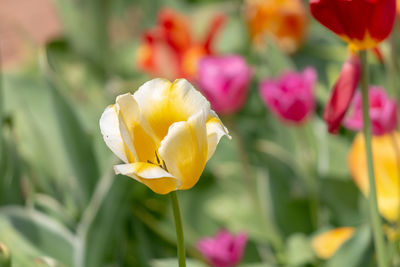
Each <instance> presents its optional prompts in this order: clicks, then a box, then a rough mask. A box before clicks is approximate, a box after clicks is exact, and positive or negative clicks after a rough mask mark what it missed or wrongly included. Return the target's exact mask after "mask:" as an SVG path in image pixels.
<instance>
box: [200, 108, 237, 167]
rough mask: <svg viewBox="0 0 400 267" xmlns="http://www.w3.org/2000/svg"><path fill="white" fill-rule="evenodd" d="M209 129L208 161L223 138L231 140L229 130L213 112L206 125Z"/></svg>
mask: <svg viewBox="0 0 400 267" xmlns="http://www.w3.org/2000/svg"><path fill="white" fill-rule="evenodd" d="M206 127H207V141H208V155H207V161H208V160H209V159H210V158H211V156H212V155H213V154H214V152H215V149H216V148H217V145H218V143H219V140H220V139H221V138H222V137H223V136H225V135H226V136H227V137H228V138H231V137H230V135H229V132H228V129H226V128H225V126H224V125H223V124H222V122H221V120H220V119H219V118H218V116H217V114H215V112H214V111H211V112H210V114H209V117H208V119H207V123H206Z"/></svg>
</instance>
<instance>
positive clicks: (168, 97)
mask: <svg viewBox="0 0 400 267" xmlns="http://www.w3.org/2000/svg"><path fill="white" fill-rule="evenodd" d="M134 97H135V99H136V101H137V103H138V104H139V106H140V109H141V110H142V112H143V114H144V116H145V117H146V118H147V121H148V122H149V125H150V127H151V128H152V129H153V132H154V133H155V136H156V137H157V138H158V139H159V141H161V140H163V138H164V137H165V136H166V135H167V133H168V130H169V127H170V126H171V125H172V124H173V123H175V122H180V121H187V120H188V119H189V118H190V117H191V116H192V115H194V114H196V113H197V112H198V111H199V110H205V112H206V113H208V112H209V110H210V103H209V102H208V101H207V100H206V98H205V97H204V96H203V95H202V94H201V93H200V92H199V91H197V90H196V89H195V88H194V87H193V86H192V85H191V84H190V83H189V82H188V81H186V80H185V79H179V80H176V81H175V82H174V83H170V82H169V81H168V80H165V79H154V80H151V81H149V82H146V83H145V84H144V85H143V86H141V87H140V88H139V90H138V91H136V93H135V94H134Z"/></svg>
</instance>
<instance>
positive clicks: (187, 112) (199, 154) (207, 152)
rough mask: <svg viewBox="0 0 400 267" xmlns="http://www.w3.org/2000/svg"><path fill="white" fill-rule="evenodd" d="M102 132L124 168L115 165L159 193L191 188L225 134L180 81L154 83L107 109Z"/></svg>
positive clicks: (207, 106) (198, 97) (204, 103)
mask: <svg viewBox="0 0 400 267" xmlns="http://www.w3.org/2000/svg"><path fill="white" fill-rule="evenodd" d="M100 128H101V132H102V134H103V138H104V141H105V142H106V144H107V146H108V147H109V148H110V149H111V150H112V151H113V152H114V154H115V155H117V156H118V157H119V158H120V159H121V160H122V161H123V162H124V164H121V165H116V166H114V169H115V172H116V173H117V174H123V175H127V176H129V177H131V178H133V179H135V180H137V181H139V182H141V183H143V184H145V185H146V186H148V187H149V188H150V189H151V190H153V191H154V192H156V193H158V194H167V193H169V192H171V191H175V190H178V189H179V190H184V189H189V188H191V187H193V186H194V185H195V184H196V183H197V181H198V179H199V178H200V175H201V173H202V172H203V169H204V166H205V164H206V162H207V161H208V160H209V159H210V157H211V156H212V155H213V153H214V151H215V149H216V146H217V144H218V142H219V140H220V138H221V137H222V136H224V135H228V131H227V129H226V128H225V127H224V125H223V124H222V123H221V121H220V119H219V118H218V116H217V115H216V113H215V112H214V111H212V110H211V109H210V103H209V102H208V101H207V100H206V99H205V98H204V97H203V96H202V94H201V93H200V92H198V91H197V90H196V89H195V88H194V87H193V86H192V85H191V84H190V83H188V82H187V81H186V80H184V79H180V80H176V81H175V82H174V83H170V82H169V81H168V80H165V79H154V80H151V81H149V82H146V83H145V84H144V85H142V86H141V87H140V88H139V89H138V90H137V91H136V92H135V93H134V94H133V95H132V94H130V93H127V94H124V95H120V96H118V97H117V99H116V104H115V105H111V106H109V107H107V108H106V110H105V111H104V113H103V115H102V116H101V119H100Z"/></svg>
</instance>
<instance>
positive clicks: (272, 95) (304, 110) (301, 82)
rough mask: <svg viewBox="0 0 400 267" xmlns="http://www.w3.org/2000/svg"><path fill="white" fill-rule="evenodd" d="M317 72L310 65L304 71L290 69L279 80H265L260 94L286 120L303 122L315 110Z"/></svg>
mask: <svg viewBox="0 0 400 267" xmlns="http://www.w3.org/2000/svg"><path fill="white" fill-rule="evenodd" d="M316 80H317V73H316V71H315V69H314V68H311V67H308V68H306V69H304V70H303V72H300V73H298V72H294V71H289V72H286V73H284V74H283V75H282V76H281V77H279V78H278V79H277V80H265V81H263V82H262V83H261V85H260V94H261V97H262V99H263V100H264V102H265V104H266V105H267V106H268V107H269V108H270V109H271V110H272V111H273V112H274V113H275V114H276V115H278V116H279V117H280V118H282V119H283V120H285V121H289V122H295V123H302V122H304V121H305V119H306V118H307V117H308V115H309V114H310V113H312V112H313V111H314V107H315V100H314V92H313V91H314V85H315V82H316Z"/></svg>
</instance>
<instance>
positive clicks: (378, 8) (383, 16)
mask: <svg viewBox="0 0 400 267" xmlns="http://www.w3.org/2000/svg"><path fill="white" fill-rule="evenodd" d="M367 1H370V2H375V3H374V9H373V13H372V15H371V17H370V18H369V27H368V32H369V34H370V35H371V37H372V38H374V39H376V40H379V41H383V40H385V39H386V38H387V37H388V36H389V34H390V32H391V31H392V29H393V25H394V22H395V19H396V0H374V1H373V0H367Z"/></svg>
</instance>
